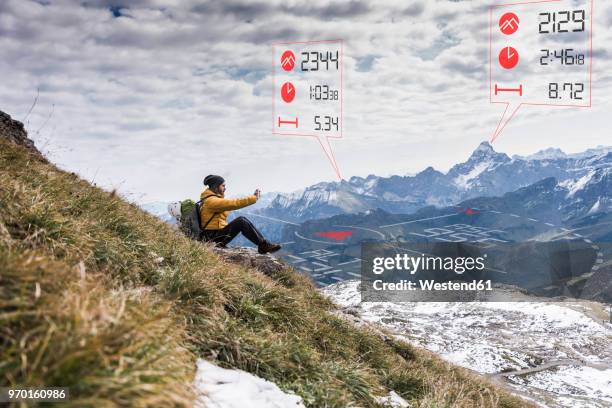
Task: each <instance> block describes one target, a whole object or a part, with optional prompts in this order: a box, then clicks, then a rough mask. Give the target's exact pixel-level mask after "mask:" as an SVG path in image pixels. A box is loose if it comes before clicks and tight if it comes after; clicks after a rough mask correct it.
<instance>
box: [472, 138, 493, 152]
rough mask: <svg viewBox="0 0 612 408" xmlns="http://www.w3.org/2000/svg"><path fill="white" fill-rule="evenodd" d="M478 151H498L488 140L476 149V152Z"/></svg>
mask: <svg viewBox="0 0 612 408" xmlns="http://www.w3.org/2000/svg"><path fill="white" fill-rule="evenodd" d="M476 152H486V153H496V151H495V149H493V146H491V143H489V142H487V141H484V142H481V143H480V144H479V145H478V147H477V148H476V150H474V153H476Z"/></svg>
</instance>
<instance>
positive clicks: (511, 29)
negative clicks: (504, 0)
mask: <svg viewBox="0 0 612 408" xmlns="http://www.w3.org/2000/svg"><path fill="white" fill-rule="evenodd" d="M518 28H519V18H518V16H517V15H516V14H514V13H506V14H504V15H503V16H501V18H500V19H499V30H500V31H501V32H502V33H504V34H506V35H510V34H514V33H515V32H516V30H518Z"/></svg>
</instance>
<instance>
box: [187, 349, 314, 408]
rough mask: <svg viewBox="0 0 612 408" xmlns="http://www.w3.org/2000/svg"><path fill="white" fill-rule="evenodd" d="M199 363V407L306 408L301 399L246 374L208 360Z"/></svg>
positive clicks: (196, 379)
mask: <svg viewBox="0 0 612 408" xmlns="http://www.w3.org/2000/svg"><path fill="white" fill-rule="evenodd" d="M197 364H198V369H197V372H196V378H195V387H196V390H197V391H198V393H199V397H198V399H197V400H196V403H195V406H196V407H198V408H204V407H206V408H304V403H303V401H302V398H300V397H299V396H297V395H292V394H287V393H285V392H283V391H282V390H281V389H280V388H278V386H277V385H276V384H274V383H271V382H270V381H266V380H264V379H263V378H259V377H256V376H254V375H253V374H250V373H247V372H246V371H242V370H229V369H226V368H221V367H218V366H216V365H214V364H211V363H209V362H208V361H205V360H198V362H197Z"/></svg>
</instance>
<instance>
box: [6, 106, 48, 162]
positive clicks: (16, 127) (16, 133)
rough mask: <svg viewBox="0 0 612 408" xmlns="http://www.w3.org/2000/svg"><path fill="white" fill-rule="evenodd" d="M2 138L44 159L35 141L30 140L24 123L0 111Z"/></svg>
mask: <svg viewBox="0 0 612 408" xmlns="http://www.w3.org/2000/svg"><path fill="white" fill-rule="evenodd" d="M0 138H2V139H6V140H8V141H10V142H11V143H15V144H17V145H19V146H23V147H25V148H26V149H28V150H29V151H31V152H32V153H35V154H37V155H39V156H40V157H42V154H41V153H40V151H39V150H38V149H37V148H36V146H34V141H32V140H31V139H29V138H28V132H26V130H25V128H24V127H23V123H21V122H19V121H17V120H14V119H12V118H11V116H10V115H9V114H8V113H4V112H2V111H0Z"/></svg>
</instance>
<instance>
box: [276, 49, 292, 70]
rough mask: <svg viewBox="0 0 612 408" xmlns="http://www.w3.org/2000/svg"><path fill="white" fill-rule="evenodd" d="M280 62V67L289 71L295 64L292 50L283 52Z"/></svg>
mask: <svg viewBox="0 0 612 408" xmlns="http://www.w3.org/2000/svg"><path fill="white" fill-rule="evenodd" d="M280 63H281V67H283V69H284V70H285V71H291V70H292V69H293V67H294V66H295V55H294V54H293V51H291V50H287V51H285V52H283V55H281V61H280Z"/></svg>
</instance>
